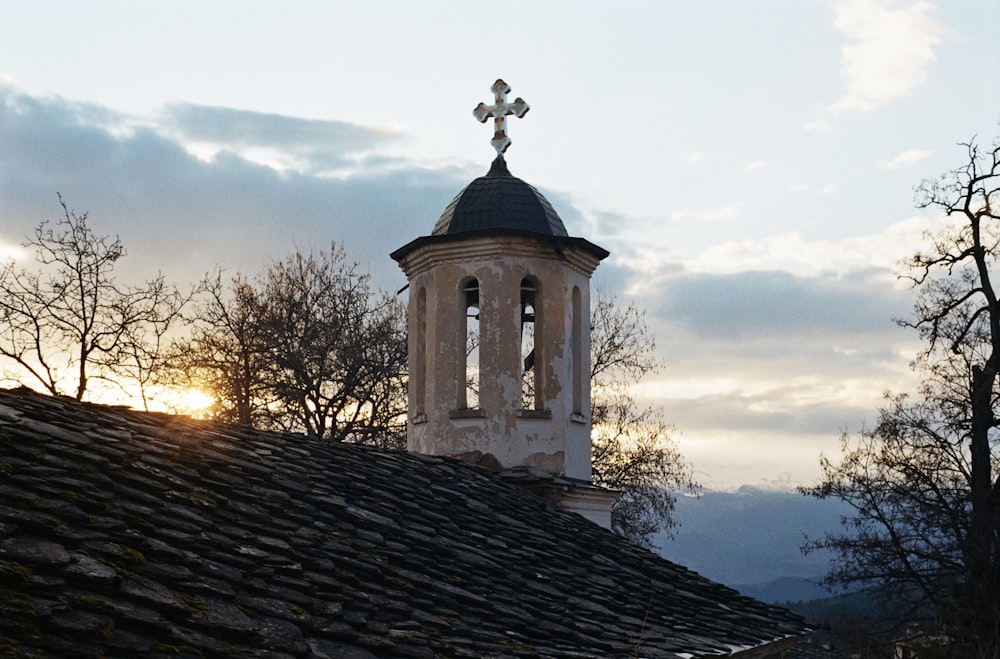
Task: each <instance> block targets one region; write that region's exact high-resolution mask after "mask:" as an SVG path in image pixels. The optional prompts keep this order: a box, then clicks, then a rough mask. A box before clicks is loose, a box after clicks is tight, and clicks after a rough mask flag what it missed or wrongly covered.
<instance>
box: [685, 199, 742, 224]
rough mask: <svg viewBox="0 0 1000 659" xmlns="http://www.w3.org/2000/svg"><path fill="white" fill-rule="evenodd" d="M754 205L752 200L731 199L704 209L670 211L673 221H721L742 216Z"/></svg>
mask: <svg viewBox="0 0 1000 659" xmlns="http://www.w3.org/2000/svg"><path fill="white" fill-rule="evenodd" d="M752 205H753V202H752V201H731V202H729V203H728V204H723V205H722V206H717V207H715V208H707V209H704V210H697V211H689V210H679V211H673V212H671V213H670V221H671V222H721V221H723V220H732V219H734V218H737V217H740V216H741V215H743V213H744V212H745V211H746V209H747V208H749V207H750V206H752Z"/></svg>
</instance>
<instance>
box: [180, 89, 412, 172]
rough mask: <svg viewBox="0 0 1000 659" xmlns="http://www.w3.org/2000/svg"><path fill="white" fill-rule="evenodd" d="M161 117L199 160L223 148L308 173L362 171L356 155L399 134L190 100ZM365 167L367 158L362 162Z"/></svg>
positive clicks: (252, 158)
mask: <svg viewBox="0 0 1000 659" xmlns="http://www.w3.org/2000/svg"><path fill="white" fill-rule="evenodd" d="M164 120H165V121H164V126H163V127H164V128H165V129H169V128H172V129H173V130H174V131H175V133H176V136H177V137H178V138H179V139H180V141H182V142H183V143H185V144H187V145H188V148H189V150H190V151H191V152H193V153H196V154H199V155H200V156H201V157H202V158H205V159H207V158H210V157H214V156H215V154H217V153H218V152H220V151H223V150H225V151H231V152H233V153H238V154H239V155H241V156H242V157H244V158H246V159H248V160H251V161H254V162H258V163H261V164H265V165H267V166H270V167H272V168H275V169H278V170H282V171H284V170H289V169H291V170H295V171H299V172H308V173H314V174H323V173H331V172H336V171H338V170H343V169H345V168H347V169H350V170H352V171H353V170H358V169H362V168H364V167H363V166H359V157H358V156H359V154H366V153H370V152H372V151H375V150H376V149H378V148H379V147H382V146H384V145H385V144H387V143H389V142H391V141H394V140H398V139H399V138H400V137H401V136H402V135H403V131H402V130H400V129H398V128H392V127H375V126H365V125H359V124H354V123H350V122H346V121H329V120H315V119H301V118H297V117H288V116H283V115H277V114H267V113H262V112H251V111H248V110H238V109H234V108H225V107H210V106H202V105H190V104H181V105H172V106H170V107H168V108H167V110H166V112H165V114H164ZM371 166H372V163H371V162H369V163H367V165H366V167H368V168H370V167H371Z"/></svg>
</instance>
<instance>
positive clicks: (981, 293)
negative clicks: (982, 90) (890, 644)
mask: <svg viewBox="0 0 1000 659" xmlns="http://www.w3.org/2000/svg"><path fill="white" fill-rule="evenodd" d="M963 146H964V147H965V148H966V150H967V160H966V162H965V164H964V165H963V166H962V167H960V168H958V169H957V170H954V171H952V172H949V173H947V174H945V175H944V176H942V177H941V178H940V179H938V180H933V181H924V182H923V183H922V184H921V185H920V186H919V187H918V205H919V206H920V207H922V208H931V209H937V210H940V211H942V212H943V213H944V214H945V215H947V216H948V218H950V219H951V223H950V224H949V226H948V227H947V228H945V229H944V230H942V231H941V232H939V233H937V234H936V235H929V236H928V237H927V248H926V251H921V252H919V253H917V254H915V255H914V256H913V257H912V258H911V259H910V260H909V261H908V262H907V263H906V273H905V275H904V276H905V277H907V278H909V279H910V280H912V282H913V284H914V286H915V287H916V288H917V290H918V299H917V303H916V306H915V314H914V317H913V319H909V320H904V321H900V323H901V324H902V325H904V326H906V327H911V328H914V329H916V330H917V332H918V333H919V335H920V337H921V338H922V339H923V340H924V341H925V344H926V347H925V349H924V350H923V351H922V352H921V353H920V354H919V356H918V357H917V359H916V360H915V362H914V368H915V369H917V371H918V372H919V373H920V374H921V376H922V378H923V385H922V386H921V388H920V390H919V392H917V395H916V396H914V397H912V398H911V397H909V396H905V395H896V396H887V398H886V404H885V406H884V407H883V408H882V409H881V410H880V412H879V420H878V424H877V425H876V426H875V427H874V428H873V429H872V430H870V431H865V432H863V433H862V434H861V436H860V437H859V438H858V439H857V440H851V439H850V438H845V439H844V453H843V456H842V457H841V459H840V462H836V463H835V462H833V461H831V460H829V459H826V458H824V459H823V460H822V467H823V471H824V476H823V479H822V480H821V482H820V483H819V484H818V485H816V486H814V487H812V488H806V489H805V492H806V493H807V494H811V495H813V496H817V497H821V498H826V497H833V498H837V499H841V500H843V501H846V502H847V503H849V504H850V505H851V506H852V507H853V509H854V515H853V516H852V517H850V518H848V519H845V520H844V522H845V524H844V527H843V529H842V531H841V532H840V533H838V534H830V535H828V536H827V537H826V538H823V539H818V540H814V541H812V542H811V543H809V544H808V545H807V547H806V549H813V548H829V549H833V550H834V551H835V552H836V553H837V557H838V558H837V559H836V561H835V562H834V564H833V567H832V570H831V572H830V573H829V575H828V577H827V580H828V582H829V583H831V584H848V585H849V584H875V585H878V586H881V587H883V588H885V589H887V590H889V591H891V592H892V593H894V594H895V595H897V596H903V597H904V598H908V599H909V600H910V603H911V604H913V606H914V608H911V611H913V612H914V614H916V613H917V612H919V611H920V609H919V608H916V607H919V606H921V605H923V606H925V607H930V608H925V611H929V612H931V613H933V615H934V616H935V623H936V624H937V626H938V629H939V631H940V632H941V633H939V634H936V635H935V636H934V639H935V641H936V642H938V643H939V644H941V645H943V646H944V651H945V652H946V653H948V654H949V655H950V656H970V657H994V656H997V654H998V653H1000V479H996V472H997V466H998V464H997V457H998V456H997V455H996V454H995V451H994V449H995V447H996V445H997V440H998V435H997V418H996V414H995V409H996V406H997V403H998V386H997V385H998V377H997V376H998V371H1000V303H998V301H997V292H996V289H995V287H994V284H993V282H992V274H993V272H992V270H993V268H994V267H995V265H996V263H997V258H998V256H1000V252H998V245H1000V225H998V223H997V221H998V220H1000V206H998V204H1000V143H998V144H996V145H994V147H993V148H992V149H991V150H990V151H987V152H986V153H983V152H981V151H980V150H979V149H978V147H977V146H976V144H975V143H974V142H970V143H968V144H964V145H963ZM928 643H930V641H928Z"/></svg>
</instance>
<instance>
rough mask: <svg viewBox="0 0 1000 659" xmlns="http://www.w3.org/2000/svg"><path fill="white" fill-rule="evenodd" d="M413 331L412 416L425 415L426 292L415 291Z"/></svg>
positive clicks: (422, 289) (422, 290) (421, 289)
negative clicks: (415, 306) (415, 308)
mask: <svg viewBox="0 0 1000 659" xmlns="http://www.w3.org/2000/svg"><path fill="white" fill-rule="evenodd" d="M416 321H417V322H416V327H415V328H414V331H415V332H416V336H415V337H414V346H413V348H414V353H415V354H414V356H413V368H414V373H413V403H414V406H415V409H414V415H415V416H419V415H423V414H426V412H427V410H426V405H427V403H426V401H427V290H426V289H425V288H423V287H421V288H420V290H419V291H417V318H416Z"/></svg>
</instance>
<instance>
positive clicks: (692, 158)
mask: <svg viewBox="0 0 1000 659" xmlns="http://www.w3.org/2000/svg"><path fill="white" fill-rule="evenodd" d="M711 158H712V154H711V153H709V152H708V151H691V152H690V153H688V154H687V155H685V156H684V159H685V160H687V161H688V162H694V163H699V162H705V161H706V160H709V159H711Z"/></svg>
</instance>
